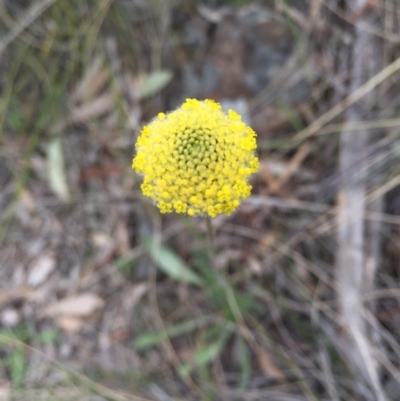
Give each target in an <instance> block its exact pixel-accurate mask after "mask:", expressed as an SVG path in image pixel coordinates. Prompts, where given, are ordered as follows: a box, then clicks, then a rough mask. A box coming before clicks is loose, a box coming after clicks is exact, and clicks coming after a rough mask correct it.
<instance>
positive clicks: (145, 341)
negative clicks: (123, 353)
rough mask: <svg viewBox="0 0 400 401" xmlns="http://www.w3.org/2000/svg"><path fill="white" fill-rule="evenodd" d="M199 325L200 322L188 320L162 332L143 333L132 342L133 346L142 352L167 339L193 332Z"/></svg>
mask: <svg viewBox="0 0 400 401" xmlns="http://www.w3.org/2000/svg"><path fill="white" fill-rule="evenodd" d="M199 325H200V320H189V321H187V322H184V323H181V324H177V325H174V326H171V327H168V328H167V329H165V330H162V331H156V332H152V333H145V334H141V335H140V336H138V337H137V338H136V339H135V341H134V342H133V346H134V347H135V348H136V349H137V350H144V349H146V348H150V347H153V346H155V345H158V344H161V343H162V342H164V341H165V340H166V339H168V338H173V337H177V336H180V335H181V334H185V333H188V332H190V331H193V330H194V329H195V328H197V327H198V326H199Z"/></svg>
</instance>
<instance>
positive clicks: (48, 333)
mask: <svg viewBox="0 0 400 401" xmlns="http://www.w3.org/2000/svg"><path fill="white" fill-rule="evenodd" d="M57 338H58V331H57V330H54V329H49V330H45V331H42V332H41V333H39V334H38V335H37V336H36V337H35V341H36V342H38V343H40V344H45V343H53V342H55V341H56V340H57Z"/></svg>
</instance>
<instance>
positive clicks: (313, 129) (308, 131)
mask: <svg viewBox="0 0 400 401" xmlns="http://www.w3.org/2000/svg"><path fill="white" fill-rule="evenodd" d="M399 70H400V58H398V59H396V60H395V61H393V63H391V64H389V65H388V66H387V67H385V68H384V69H382V70H381V71H380V72H378V73H377V74H376V75H374V76H373V77H372V78H371V79H370V80H368V81H367V82H366V83H364V84H363V85H361V86H360V87H359V88H357V89H355V90H354V91H353V92H352V93H351V94H350V95H349V96H347V97H346V98H345V99H343V100H342V101H341V102H339V103H338V104H336V105H335V106H334V107H332V108H331V109H330V110H329V111H327V112H326V113H324V114H323V115H322V116H321V117H319V118H317V119H316V120H315V121H314V122H313V123H312V124H310V125H309V126H308V127H307V128H305V129H303V130H302V131H300V132H299V133H297V134H296V135H295V136H294V137H293V138H292V139H291V141H292V142H294V143H298V142H302V141H304V140H305V139H307V138H309V137H311V136H313V135H315V134H316V133H317V132H318V131H319V130H320V129H321V128H322V127H323V126H324V125H325V124H326V123H328V122H329V121H331V120H333V119H334V118H335V117H337V116H338V115H339V114H341V113H343V112H344V111H345V110H346V109H348V108H349V107H350V106H351V105H353V104H354V103H356V102H357V101H358V100H360V99H361V98H362V97H364V96H365V95H366V94H367V93H369V92H371V91H372V90H373V89H375V88H376V87H377V86H378V85H380V84H381V83H382V82H384V81H385V80H386V79H388V78H390V77H391V76H392V75H393V74H395V73H396V72H397V71H399Z"/></svg>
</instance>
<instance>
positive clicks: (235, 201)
mask: <svg viewBox="0 0 400 401" xmlns="http://www.w3.org/2000/svg"><path fill="white" fill-rule="evenodd" d="M255 136H256V134H255V132H254V131H253V130H252V129H251V128H250V127H248V126H246V125H245V124H244V123H243V122H242V121H241V116H240V115H239V114H237V113H236V112H234V111H232V110H229V111H228V113H227V114H225V113H224V112H223V111H222V110H221V106H220V105H219V104H218V103H217V102H215V101H213V100H208V99H207V100H205V101H199V100H196V99H187V100H186V102H185V103H184V104H183V105H182V107H180V108H179V109H177V110H175V111H173V112H171V113H169V114H164V113H159V114H158V116H157V118H155V119H154V120H153V121H152V122H151V123H150V124H149V125H147V126H145V127H144V128H143V129H142V132H141V134H140V136H139V138H138V140H137V143H136V151H137V152H136V156H135V158H134V159H133V162H132V167H133V169H134V170H135V171H136V172H137V173H139V174H143V175H144V181H143V184H142V186H141V189H142V192H143V194H144V195H145V196H148V197H150V198H152V199H154V200H155V201H156V204H157V206H158V208H159V209H160V211H161V213H170V212H172V211H175V212H176V213H187V214H188V215H189V216H195V215H199V214H203V215H208V216H210V217H215V216H217V215H218V214H221V213H225V214H227V215H229V214H230V213H231V212H233V211H234V210H235V209H236V208H237V207H238V206H239V205H240V202H241V201H242V200H243V199H245V198H246V197H248V196H249V195H250V191H251V186H250V185H248V184H247V180H248V178H249V176H250V175H251V174H252V173H255V172H257V170H258V167H259V162H258V159H257V157H256V156H255V154H254V150H255V149H256V140H255Z"/></svg>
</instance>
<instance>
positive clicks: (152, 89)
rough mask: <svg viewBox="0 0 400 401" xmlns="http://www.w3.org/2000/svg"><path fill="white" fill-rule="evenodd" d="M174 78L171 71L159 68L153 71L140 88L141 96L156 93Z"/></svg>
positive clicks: (146, 96) (143, 97)
mask: <svg viewBox="0 0 400 401" xmlns="http://www.w3.org/2000/svg"><path fill="white" fill-rule="evenodd" d="M171 79H172V73H171V71H167V70H158V71H153V72H152V73H150V74H149V75H147V76H146V78H144V80H143V82H142V84H141V86H140V88H139V96H140V98H142V99H145V98H148V97H150V96H153V95H155V94H156V93H157V92H160V91H161V90H162V89H164V88H165V87H166V86H167V85H168V84H169V82H170V81H171Z"/></svg>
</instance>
